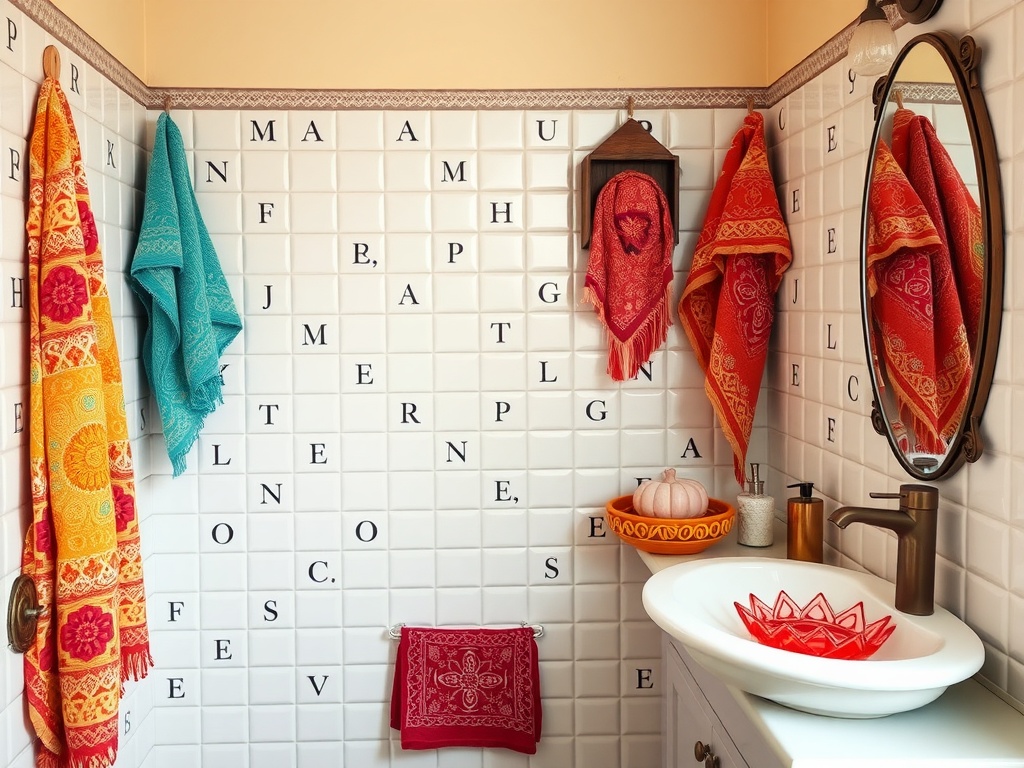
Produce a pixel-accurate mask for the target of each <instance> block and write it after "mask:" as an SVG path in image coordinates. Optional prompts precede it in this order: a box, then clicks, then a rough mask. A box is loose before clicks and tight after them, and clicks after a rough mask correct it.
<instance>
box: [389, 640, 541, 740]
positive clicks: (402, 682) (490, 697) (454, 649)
mask: <svg viewBox="0 0 1024 768" xmlns="http://www.w3.org/2000/svg"><path fill="white" fill-rule="evenodd" d="M391 727H392V728H397V729H398V730H400V731H401V733H402V749H437V748H438V747H504V748H506V749H511V750H515V751H516V752H523V753H525V754H528V755H532V754H534V753H536V751H537V742H538V741H540V727H541V706H540V675H539V671H538V666H537V642H536V641H535V640H534V639H533V629H531V628H530V627H516V628H515V629H431V628H422V627H402V639H401V641H400V642H399V644H398V658H397V659H396V660H395V682H394V687H393V688H392V691H391Z"/></svg>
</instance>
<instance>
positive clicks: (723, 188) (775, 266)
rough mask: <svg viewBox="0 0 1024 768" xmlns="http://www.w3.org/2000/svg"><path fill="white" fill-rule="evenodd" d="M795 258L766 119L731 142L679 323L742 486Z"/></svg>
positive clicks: (756, 119) (755, 118)
mask: <svg viewBox="0 0 1024 768" xmlns="http://www.w3.org/2000/svg"><path fill="white" fill-rule="evenodd" d="M792 260H793V254H792V251H791V249H790V243H789V233H788V232H787V231H786V224H785V222H784V221H783V220H782V212H781V211H780V210H779V200H778V197H777V196H776V194H775V182H774V181H773V180H772V174H771V169H770V168H769V167H768V154H767V149H766V147H765V143H764V118H763V117H762V116H761V113H759V112H754V113H751V114H750V115H748V116H747V117H746V119H745V120H744V121H743V127H742V128H741V129H740V131H739V132H738V133H737V134H736V136H735V137H734V138H733V140H732V146H731V147H730V148H729V152H728V154H726V157H725V162H724V164H723V166H722V173H721V175H720V176H719V178H718V183H717V184H716V185H715V189H714V191H713V192H712V193H711V201H710V203H709V204H708V212H707V216H706V217H705V218H704V227H703V229H701V233H700V236H699V237H698V239H697V246H696V249H695V251H694V254H693V265H692V266H691V267H690V274H689V275H688V277H687V279H686V286H685V287H684V288H683V295H682V298H681V299H680V300H679V318H680V320H681V321H682V323H683V329H684V330H685V331H686V335H687V336H688V337H689V338H690V343H691V344H692V345H693V351H694V353H695V354H696V356H697V362H699V363H700V367H701V368H702V369H703V371H704V374H705V380H704V390H705V392H707V395H708V398H709V399H710V400H711V405H712V406H713V407H714V409H715V415H716V416H717V417H718V421H719V423H720V424H721V425H722V431H723V432H724V433H725V437H726V439H727V440H728V441H729V445H731V446H732V451H733V469H734V470H735V474H736V481H737V482H738V483H739V484H740V486H741V487H742V486H743V484H744V479H745V474H744V467H745V464H746V455H747V446H748V445H749V443H750V432H751V430H752V429H753V426H754V409H755V407H756V406H757V395H758V392H759V391H760V389H761V375H762V373H763V372H764V364H765V359H766V358H767V355H768V340H769V337H770V336H771V332H772V323H773V320H774V317H775V308H774V302H775V292H776V291H777V290H778V287H779V283H781V282H782V274H783V273H784V272H785V271H786V269H787V268H788V267H789V264H790V262H791V261H792Z"/></svg>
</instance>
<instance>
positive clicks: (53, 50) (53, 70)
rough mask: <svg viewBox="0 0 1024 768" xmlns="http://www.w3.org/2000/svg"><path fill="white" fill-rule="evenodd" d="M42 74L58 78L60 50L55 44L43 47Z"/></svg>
mask: <svg viewBox="0 0 1024 768" xmlns="http://www.w3.org/2000/svg"><path fill="white" fill-rule="evenodd" d="M43 75H44V76H45V77H52V78H53V79H54V80H60V51H58V50H57V46H55V45H48V46H46V47H45V48H44V49H43Z"/></svg>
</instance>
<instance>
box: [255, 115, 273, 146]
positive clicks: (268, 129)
mask: <svg viewBox="0 0 1024 768" xmlns="http://www.w3.org/2000/svg"><path fill="white" fill-rule="evenodd" d="M251 122H252V138H251V139H250V141H277V139H275V138H274V123H275V122H276V121H275V120H268V121H267V124H266V125H265V126H263V128H260V124H259V123H258V122H256V121H255V120H252V121H251Z"/></svg>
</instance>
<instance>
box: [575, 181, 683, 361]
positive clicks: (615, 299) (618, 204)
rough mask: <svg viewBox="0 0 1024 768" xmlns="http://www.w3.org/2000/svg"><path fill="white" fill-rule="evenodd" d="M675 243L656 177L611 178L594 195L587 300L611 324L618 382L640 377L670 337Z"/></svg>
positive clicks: (585, 287) (611, 350)
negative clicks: (643, 367) (595, 196)
mask: <svg viewBox="0 0 1024 768" xmlns="http://www.w3.org/2000/svg"><path fill="white" fill-rule="evenodd" d="M674 244H675V233H674V231H673V227H672V216H671V214H670V213H669V207H668V200H667V199H666V198H665V193H664V192H662V191H661V187H659V186H658V184H657V182H656V181H655V180H654V179H652V178H651V177H650V176H648V175H647V174H644V173H637V172H636V171H623V172H622V173H620V174H617V175H615V176H613V177H612V178H611V179H609V181H608V183H607V184H605V185H604V187H603V188H602V189H601V192H600V193H599V194H598V196H597V206H596V208H595V210H594V229H593V232H592V234H591V238H590V262H589V263H588V265H587V277H586V280H585V281H584V283H583V300H584V301H589V302H590V303H591V304H593V305H594V308H595V309H596V310H597V315H598V317H599V318H600V319H601V322H602V323H604V325H605V327H606V328H607V329H608V373H609V375H610V376H611V377H612V378H613V379H615V380H616V381H622V380H623V379H631V378H633V377H634V376H636V374H637V371H639V370H640V366H641V365H643V364H644V363H645V362H647V361H648V360H649V359H650V357H651V355H652V354H654V351H655V350H656V349H657V348H658V347H660V346H661V345H662V343H663V342H664V341H665V337H666V335H667V333H668V325H669V322H670V317H669V315H670V313H669V306H670V305H669V297H670V295H671V290H672V289H671V285H672V248H673V247H674Z"/></svg>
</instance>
